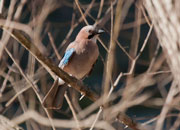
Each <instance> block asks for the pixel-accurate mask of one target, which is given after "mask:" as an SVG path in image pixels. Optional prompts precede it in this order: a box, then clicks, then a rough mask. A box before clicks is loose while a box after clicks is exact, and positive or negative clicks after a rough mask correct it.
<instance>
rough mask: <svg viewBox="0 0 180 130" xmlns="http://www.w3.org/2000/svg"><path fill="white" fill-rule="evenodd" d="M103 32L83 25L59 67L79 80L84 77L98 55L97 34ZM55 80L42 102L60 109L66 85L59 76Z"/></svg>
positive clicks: (52, 107)
mask: <svg viewBox="0 0 180 130" xmlns="http://www.w3.org/2000/svg"><path fill="white" fill-rule="evenodd" d="M103 32H104V30H101V29H97V28H96V27H95V26H93V25H88V26H85V27H83V28H82V29H81V30H80V32H79V33H78V35H77V36H76V39H75V41H73V42H72V43H70V44H69V45H68V47H67V49H66V51H65V54H64V56H63V58H62V60H61V61H60V63H59V67H60V68H61V69H63V70H64V71H65V72H67V73H68V74H69V75H72V76H74V77H76V78H77V79H79V80H82V79H83V78H84V77H86V76H87V75H88V74H89V73H90V72H91V70H92V67H93V65H94V64H95V62H96V60H97V58H98V56H99V50H98V46H97V44H96V41H97V36H98V34H101V33H103ZM55 82H56V83H54V85H53V86H52V87H51V89H50V91H49V92H48V94H47V95H46V96H45V98H44V101H43V104H44V106H45V107H46V108H50V109H60V108H61V106H62V103H63V98H64V93H65V91H66V89H67V85H66V84H65V82H64V81H63V80H62V79H61V78H58V80H56V81H55Z"/></svg>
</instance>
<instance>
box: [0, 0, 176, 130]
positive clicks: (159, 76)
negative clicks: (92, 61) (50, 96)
mask: <svg viewBox="0 0 180 130" xmlns="http://www.w3.org/2000/svg"><path fill="white" fill-rule="evenodd" d="M1 1H2V0H1ZM119 1H120V0H119ZM119 1H118V0H5V1H3V2H4V3H3V6H2V17H3V18H2V19H0V25H1V26H4V27H10V28H8V30H9V32H11V31H12V29H17V30H19V31H20V32H21V33H22V34H23V35H25V36H26V37H27V39H29V40H30V41H31V42H32V43H33V44H34V45H36V46H37V47H38V49H39V51H40V52H41V53H42V54H43V55H44V56H46V57H48V58H50V59H52V61H53V62H54V63H56V64H57V65H58V63H59V61H60V58H58V57H57V55H56V54H55V49H54V47H55V48H56V50H57V51H58V53H59V55H60V56H61V57H62V56H63V54H64V51H65V49H66V47H67V46H68V45H69V43H71V42H72V41H74V39H75V37H76V35H77V33H78V32H79V30H80V29H81V28H82V27H83V26H86V23H85V21H84V18H83V15H84V16H85V19H86V20H87V21H88V23H89V24H90V25H93V24H97V25H98V26H99V27H100V28H102V29H104V30H105V31H106V33H104V34H102V35H101V36H100V37H99V39H100V41H99V40H98V42H97V44H98V47H99V51H100V56H99V58H98V61H97V63H96V65H95V66H94V69H93V71H92V73H91V75H90V76H88V77H87V78H86V79H84V80H83V83H84V84H85V85H87V86H88V87H89V88H90V89H91V90H93V92H94V93H97V94H98V95H103V94H104V93H105V90H106V89H105V87H107V86H108V87H107V88H108V91H109V90H110V88H111V87H112V93H110V94H111V95H112V97H110V99H111V101H110V102H109V104H108V105H107V108H104V110H103V112H99V111H100V110H101V109H99V106H100V105H97V104H95V103H94V102H92V101H91V100H90V99H89V98H88V97H84V98H83V99H82V100H81V101H79V100H78V99H79V97H80V93H79V92H77V91H76V90H74V89H72V88H70V89H69V90H68V93H67V94H68V96H69V99H70V101H71V103H72V106H73V107H74V111H75V113H76V114H77V117H78V120H79V122H80V124H81V121H83V120H84V121H85V120H87V121H88V119H89V122H93V120H94V119H95V117H96V115H98V114H97V113H100V115H98V116H99V118H98V120H97V122H96V125H95V126H94V129H117V130H121V129H135V128H136V127H137V126H139V125H140V126H141V127H142V128H143V129H144V128H145V129H154V127H155V125H156V120H157V117H158V116H159V114H160V113H161V109H162V106H163V104H164V101H165V99H166V97H167V94H168V91H169V89H170V86H171V85H172V75H171V71H170V69H169V67H168V65H167V61H166V58H165V55H164V52H163V51H162V48H161V47H160V44H159V41H158V39H157V36H156V33H155V32H154V29H153V25H152V22H151V20H150V17H149V16H148V13H147V12H146V10H145V8H144V6H143V2H142V1H140V0H139V1H138V0H121V2H119ZM78 5H79V7H78ZM119 10H120V11H119ZM80 11H82V13H83V15H82V14H81V12H80ZM117 14H118V15H117ZM117 19H119V21H120V22H117V21H118V20H117ZM116 24H117V25H118V26H116ZM115 27H118V29H117V28H115ZM116 30H117V31H116ZM111 33H112V35H111ZM115 35H117V37H115ZM113 43H114V45H115V47H114V49H113V50H110V49H109V48H110V47H111V44H113ZM0 44H1V46H0V47H1V50H0V68H1V69H0V111H1V115H2V116H4V117H6V118H8V119H9V120H10V121H12V122H13V121H14V122H16V123H15V124H17V125H18V126H19V127H22V129H25V130H34V129H42V130H49V129H57V130H59V129H85V128H86V129H89V128H92V125H90V126H86V125H84V126H83V125H82V126H83V127H81V128H78V127H74V128H72V127H73V126H76V125H72V127H71V126H67V125H66V126H63V123H61V124H62V127H61V125H59V126H58V127H56V125H55V127H54V128H53V126H52V124H51V123H49V125H47V124H46V125H44V124H43V123H39V122H37V121H35V120H34V118H32V119H29V118H28V119H29V120H28V119H26V118H25V117H24V118H25V119H24V118H23V117H21V115H23V113H24V114H25V113H26V112H28V111H29V110H33V111H35V112H37V113H39V114H40V115H41V116H43V117H46V118H47V115H46V114H47V111H48V112H49V115H50V116H51V117H52V119H59V120H61V121H62V120H65V121H68V120H69V121H72V122H73V121H74V122H76V119H75V120H74V115H73V113H72V110H71V109H70V107H69V104H68V103H67V101H66V100H65V99H64V104H63V107H62V109H59V110H47V111H45V110H44V108H43V107H42V105H41V103H40V101H39V99H38V98H37V96H36V93H35V92H34V91H33V89H32V88H30V86H29V84H28V82H27V81H26V79H25V78H24V76H23V75H22V73H21V72H20V70H22V71H23V73H24V74H25V75H26V76H28V77H29V78H30V79H31V81H32V82H33V84H35V85H36V86H37V87H38V88H39V90H40V91H41V93H42V94H43V95H45V94H46V93H47V92H48V90H49V89H50V87H51V86H52V84H53V81H54V80H53V78H52V77H51V75H50V74H49V73H48V72H47V71H46V70H45V69H44V68H43V66H42V65H41V64H40V63H39V62H38V61H37V60H36V59H35V58H34V57H33V56H32V55H31V54H30V52H29V51H28V50H26V49H25V48H24V47H23V46H22V44H19V43H18V42H17V41H16V40H15V39H14V38H13V37H12V36H11V35H9V34H8V33H7V32H6V31H3V30H1V41H0ZM53 46H54V47H53ZM107 49H109V53H108V51H107ZM8 52H9V53H10V54H11V55H12V57H13V58H12V57H11V56H10V54H9V53H8ZM111 53H112V57H110V56H109V54H111ZM108 57H109V58H110V59H111V58H113V61H112V63H111V64H109V65H108ZM13 59H14V60H15V61H16V62H17V63H18V64H19V67H20V69H19V68H18V67H17V65H16V64H15V62H14V60H13ZM108 68H111V69H110V71H107V70H108ZM107 75H110V77H111V78H110V80H109V81H106V80H107V79H106V77H107ZM118 78H119V79H118ZM115 82H117V83H116V84H115ZM106 83H107V84H106ZM27 87H29V88H27ZM21 90H23V92H22V93H21ZM14 96H16V97H15V98H14ZM13 98H14V99H13ZM8 103H9V104H8ZM176 103H177V102H176ZM93 104H94V105H96V107H95V108H94V109H90V108H91V106H92V105H93ZM121 104H122V105H121ZM87 111H88V112H87ZM83 112H84V113H83ZM121 112H122V113H125V114H126V115H127V116H129V118H130V119H132V120H133V121H135V126H133V127H132V126H130V125H129V126H128V124H127V123H123V122H122V120H121V119H118V121H117V120H115V118H117V117H118V115H119V113H121ZM107 113H108V114H107ZM177 114H178V110H176V109H174V110H172V111H171V114H170V115H169V117H168V118H166V120H165V122H164V124H163V129H170V128H171V127H172V126H173V124H174V122H175V121H176V119H177V118H176V116H173V115H177ZM27 115H29V114H27ZM32 115H33V114H32ZM91 116H92V119H90V117H91ZM108 116H109V117H108ZM111 116H112V117H111ZM18 117H21V118H22V121H21V120H20V119H19V120H18ZM48 118H49V117H48ZM48 118H47V119H48ZM23 119H24V120H23ZM41 121H42V122H43V121H44V120H41ZM41 121H40V122H41ZM100 121H104V122H106V123H107V124H108V125H110V126H111V127H110V126H108V125H107V124H105V125H104V126H106V125H107V127H106V128H103V127H102V126H103V125H102V124H99V125H98V123H101V122H100ZM12 122H11V123H12ZM127 122H128V121H127ZM76 123H77V122H76ZM76 123H74V124H76ZM55 124H56V123H55ZM141 127H139V128H138V129H141ZM0 128H1V127H0ZM177 129H178V127H177Z"/></svg>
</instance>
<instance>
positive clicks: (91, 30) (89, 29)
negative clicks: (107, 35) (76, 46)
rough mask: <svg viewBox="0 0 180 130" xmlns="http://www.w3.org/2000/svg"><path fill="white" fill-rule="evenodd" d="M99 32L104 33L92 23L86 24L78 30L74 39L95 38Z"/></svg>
mask: <svg viewBox="0 0 180 130" xmlns="http://www.w3.org/2000/svg"><path fill="white" fill-rule="evenodd" d="M101 33H104V30H102V29H98V28H97V27H95V26H93V25H87V26H85V27H83V28H82V29H81V30H80V32H79V33H78V35H77V37H76V40H81V39H89V40H90V39H92V40H96V38H97V35H98V34H101Z"/></svg>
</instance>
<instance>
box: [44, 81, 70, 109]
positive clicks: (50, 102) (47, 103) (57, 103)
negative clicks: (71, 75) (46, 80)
mask: <svg viewBox="0 0 180 130" xmlns="http://www.w3.org/2000/svg"><path fill="white" fill-rule="evenodd" d="M67 88H68V87H67V86H66V85H65V84H63V85H59V83H58V80H56V81H55V82H54V84H53V85H52V87H51V89H50V90H49V92H48V93H47V94H46V96H45V97H44V99H43V105H44V107H45V108H48V109H60V108H61V107H62V104H63V100H64V93H65V91H66V89H67Z"/></svg>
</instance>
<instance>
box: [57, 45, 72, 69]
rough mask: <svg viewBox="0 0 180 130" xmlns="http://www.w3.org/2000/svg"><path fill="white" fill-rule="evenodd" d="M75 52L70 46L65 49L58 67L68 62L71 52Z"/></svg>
mask: <svg viewBox="0 0 180 130" xmlns="http://www.w3.org/2000/svg"><path fill="white" fill-rule="evenodd" d="M74 52H75V49H74V48H70V49H68V50H66V52H65V54H64V57H63V59H62V60H61V62H60V64H59V67H60V68H63V67H64V66H65V65H67V64H68V62H69V60H70V59H71V58H72V55H73V53H74Z"/></svg>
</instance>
